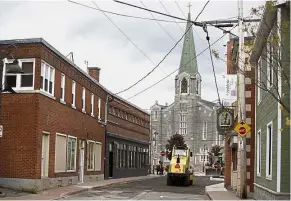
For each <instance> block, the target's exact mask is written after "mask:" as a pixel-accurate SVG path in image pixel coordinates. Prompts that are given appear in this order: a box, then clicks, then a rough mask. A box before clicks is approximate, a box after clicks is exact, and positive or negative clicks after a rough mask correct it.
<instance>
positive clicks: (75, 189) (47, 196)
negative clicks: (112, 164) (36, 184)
mask: <svg viewBox="0 0 291 201" xmlns="http://www.w3.org/2000/svg"><path fill="white" fill-rule="evenodd" d="M161 176H163V175H153V174H152V175H148V176H141V177H128V178H120V179H108V180H102V181H96V182H89V183H83V184H77V185H71V186H66V187H60V188H55V189H50V190H45V191H41V192H39V193H37V194H30V195H25V196H19V197H3V198H1V199H0V200H57V199H62V198H65V197H68V196H70V195H73V194H77V193H81V192H85V191H88V190H90V189H94V188H102V187H108V186H110V185H113V184H120V183H128V182H134V181H141V180H146V179H152V178H156V177H161Z"/></svg>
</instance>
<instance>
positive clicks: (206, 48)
mask: <svg viewBox="0 0 291 201" xmlns="http://www.w3.org/2000/svg"><path fill="white" fill-rule="evenodd" d="M236 26H237V25H236ZM236 26H234V27H233V28H232V29H234V28H235V27H236ZM232 29H231V30H232ZM225 35H226V33H223V35H222V36H221V37H219V38H218V39H217V40H216V41H215V42H213V43H212V44H211V45H210V46H212V45H214V44H215V43H217V42H218V41H219V40H220V39H222V38H223V37H224V36H225ZM208 49H209V47H207V48H205V49H204V50H203V51H202V52H200V53H199V54H198V55H196V56H195V57H193V58H192V59H190V60H189V61H188V62H187V63H186V64H184V66H181V67H179V68H177V69H176V70H174V71H173V72H171V73H170V74H168V75H167V76H165V77H164V78H162V79H161V80H159V81H157V82H156V83H154V84H152V85H151V86H149V87H147V88H145V89H144V90H142V91H140V92H138V93H136V94H135V95H133V96H131V97H130V98H128V100H129V99H132V98H134V97H136V96H138V95H139V94H141V93H143V92H145V91H147V90H149V89H150V88H152V87H154V86H155V85H157V84H159V83H160V82H162V81H164V80H165V79H167V78H168V77H170V76H171V75H172V74H174V73H175V72H177V71H178V70H179V69H180V68H182V67H185V66H186V65H187V64H188V63H190V62H191V61H192V60H193V59H195V58H197V57H198V56H199V55H201V54H202V53H203V52H205V51H206V50H208Z"/></svg>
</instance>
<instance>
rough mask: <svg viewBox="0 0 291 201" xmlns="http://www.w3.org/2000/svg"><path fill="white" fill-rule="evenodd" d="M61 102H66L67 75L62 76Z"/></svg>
mask: <svg viewBox="0 0 291 201" xmlns="http://www.w3.org/2000/svg"><path fill="white" fill-rule="evenodd" d="M61 101H63V102H64V101H65V75H64V74H63V73H62V74H61Z"/></svg>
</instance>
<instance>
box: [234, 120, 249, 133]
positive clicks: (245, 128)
mask: <svg viewBox="0 0 291 201" xmlns="http://www.w3.org/2000/svg"><path fill="white" fill-rule="evenodd" d="M234 130H235V131H236V132H237V133H238V134H239V135H240V136H241V137H245V136H246V134H247V133H248V132H250V130H251V127H250V126H249V125H248V124H247V123H246V122H244V121H241V122H239V123H238V124H237V125H236V126H235V128H234Z"/></svg>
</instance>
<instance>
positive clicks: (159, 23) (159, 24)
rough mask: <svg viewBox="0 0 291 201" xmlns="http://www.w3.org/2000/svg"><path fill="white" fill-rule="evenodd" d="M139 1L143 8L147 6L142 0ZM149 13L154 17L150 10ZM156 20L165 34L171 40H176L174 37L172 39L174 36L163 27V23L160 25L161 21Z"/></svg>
mask: <svg viewBox="0 0 291 201" xmlns="http://www.w3.org/2000/svg"><path fill="white" fill-rule="evenodd" d="M140 2H141V4H142V5H143V6H144V7H145V8H147V7H146V5H145V4H144V3H143V2H142V0H140ZM149 13H150V15H151V16H152V17H153V18H154V19H156V18H155V16H154V15H153V14H152V13H151V12H149ZM156 22H157V23H158V25H159V26H160V27H161V28H162V29H163V30H164V31H165V32H166V34H167V35H168V36H169V37H170V38H171V39H172V40H173V41H175V42H176V39H174V37H173V36H172V35H171V34H170V33H169V32H168V31H167V30H166V29H165V27H163V25H161V23H160V22H159V21H158V20H156Z"/></svg>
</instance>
